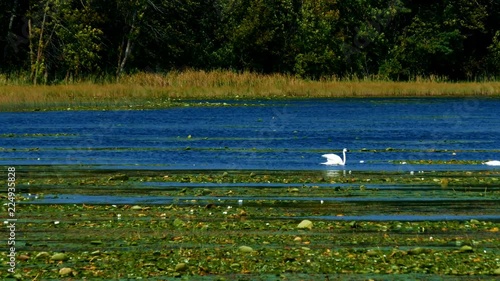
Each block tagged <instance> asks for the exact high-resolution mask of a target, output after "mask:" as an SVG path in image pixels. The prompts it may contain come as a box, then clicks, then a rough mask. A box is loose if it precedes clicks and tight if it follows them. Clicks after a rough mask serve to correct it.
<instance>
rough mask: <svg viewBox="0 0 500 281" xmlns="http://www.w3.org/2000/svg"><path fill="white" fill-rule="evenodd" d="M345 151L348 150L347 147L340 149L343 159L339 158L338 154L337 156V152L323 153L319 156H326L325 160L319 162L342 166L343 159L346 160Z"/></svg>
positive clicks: (343, 163)
mask: <svg viewBox="0 0 500 281" xmlns="http://www.w3.org/2000/svg"><path fill="white" fill-rule="evenodd" d="M347 151H349V150H347V148H344V150H342V153H343V154H344V159H342V158H340V156H338V155H337V154H323V155H321V156H322V157H325V158H326V162H325V163H321V164H323V165H342V166H344V165H345V161H346V158H345V153H346V152H347Z"/></svg>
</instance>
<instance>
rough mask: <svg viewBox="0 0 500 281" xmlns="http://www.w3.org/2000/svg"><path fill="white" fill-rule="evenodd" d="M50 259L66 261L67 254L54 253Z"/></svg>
mask: <svg viewBox="0 0 500 281" xmlns="http://www.w3.org/2000/svg"><path fill="white" fill-rule="evenodd" d="M50 259H51V260H53V261H66V260H68V259H69V257H68V255H66V254H64V253H56V254H54V255H52V257H50Z"/></svg>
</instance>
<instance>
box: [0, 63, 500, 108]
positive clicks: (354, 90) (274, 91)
mask: <svg viewBox="0 0 500 281" xmlns="http://www.w3.org/2000/svg"><path fill="white" fill-rule="evenodd" d="M343 97H500V82H443V81H440V80H439V79H416V80H414V81H410V82H394V81H382V80H358V79H351V80H340V79H334V78H332V79H329V80H320V81H311V80H304V79H300V78H297V77H293V76H287V75H281V74H273V75H262V74H256V73H250V72H244V73H234V72H230V71H211V72H204V71H184V72H170V73H167V74H149V73H138V74H133V75H127V76H124V77H122V78H120V79H119V81H116V82H101V83H99V82H98V83H94V82H86V81H84V82H74V83H66V84H57V85H39V86H34V85H27V84H23V83H16V82H14V81H10V80H7V79H5V78H4V77H2V76H0V111H31V110H61V109H64V110H66V109H68V108H70V109H73V110H77V109H148V108H164V107H170V106H178V105H179V104H182V103H179V102H180V101H181V102H182V101H187V100H211V99H228V100H235V99H250V100H251V99H280V98H343Z"/></svg>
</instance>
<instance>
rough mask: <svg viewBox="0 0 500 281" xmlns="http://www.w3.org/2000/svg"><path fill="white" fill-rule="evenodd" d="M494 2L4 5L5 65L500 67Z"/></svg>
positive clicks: (72, 71)
mask: <svg viewBox="0 0 500 281" xmlns="http://www.w3.org/2000/svg"><path fill="white" fill-rule="evenodd" d="M499 18H500V2H498V1H491V0H477V1H467V0H446V1H413V0H345V1H340V0H278V1H267V0H187V1H163V0H110V1H97V0H78V1H76V0H67V1H59V0H44V1H40V0H38V1H29V2H28V1H20V0H13V1H2V2H1V3H0V34H1V35H0V39H1V40H0V48H1V50H2V54H1V56H0V71H1V73H4V74H6V75H8V74H12V73H29V74H30V75H29V76H30V79H31V80H32V82H33V83H35V84H36V83H52V82H57V81H58V80H62V79H65V80H68V79H81V78H85V77H89V76H91V77H96V76H98V75H101V74H105V73H110V74H111V73H112V74H121V73H123V72H134V71H146V72H157V71H168V70H182V69H186V68H194V69H202V70H211V69H232V70H236V71H245V70H249V71H256V72H261V73H286V74H292V75H297V76H300V77H304V78H312V79H320V78H325V77H331V76H335V77H352V76H356V77H381V78H389V79H398V80H406V79H414V78H415V77H429V76H435V77H439V78H443V79H451V80H469V79H478V78H479V79H481V78H488V79H491V78H495V77H497V76H498V75H499V74H500V33H499V32H500V31H499V30H500V21H499V20H498V19H499Z"/></svg>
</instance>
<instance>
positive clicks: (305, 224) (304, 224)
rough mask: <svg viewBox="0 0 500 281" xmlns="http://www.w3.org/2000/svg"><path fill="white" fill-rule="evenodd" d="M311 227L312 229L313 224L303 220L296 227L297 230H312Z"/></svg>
mask: <svg viewBox="0 0 500 281" xmlns="http://www.w3.org/2000/svg"><path fill="white" fill-rule="evenodd" d="M312 227H313V223H312V221H310V220H303V221H301V222H300V223H299V225H297V228H298V229H304V228H307V229H312Z"/></svg>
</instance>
